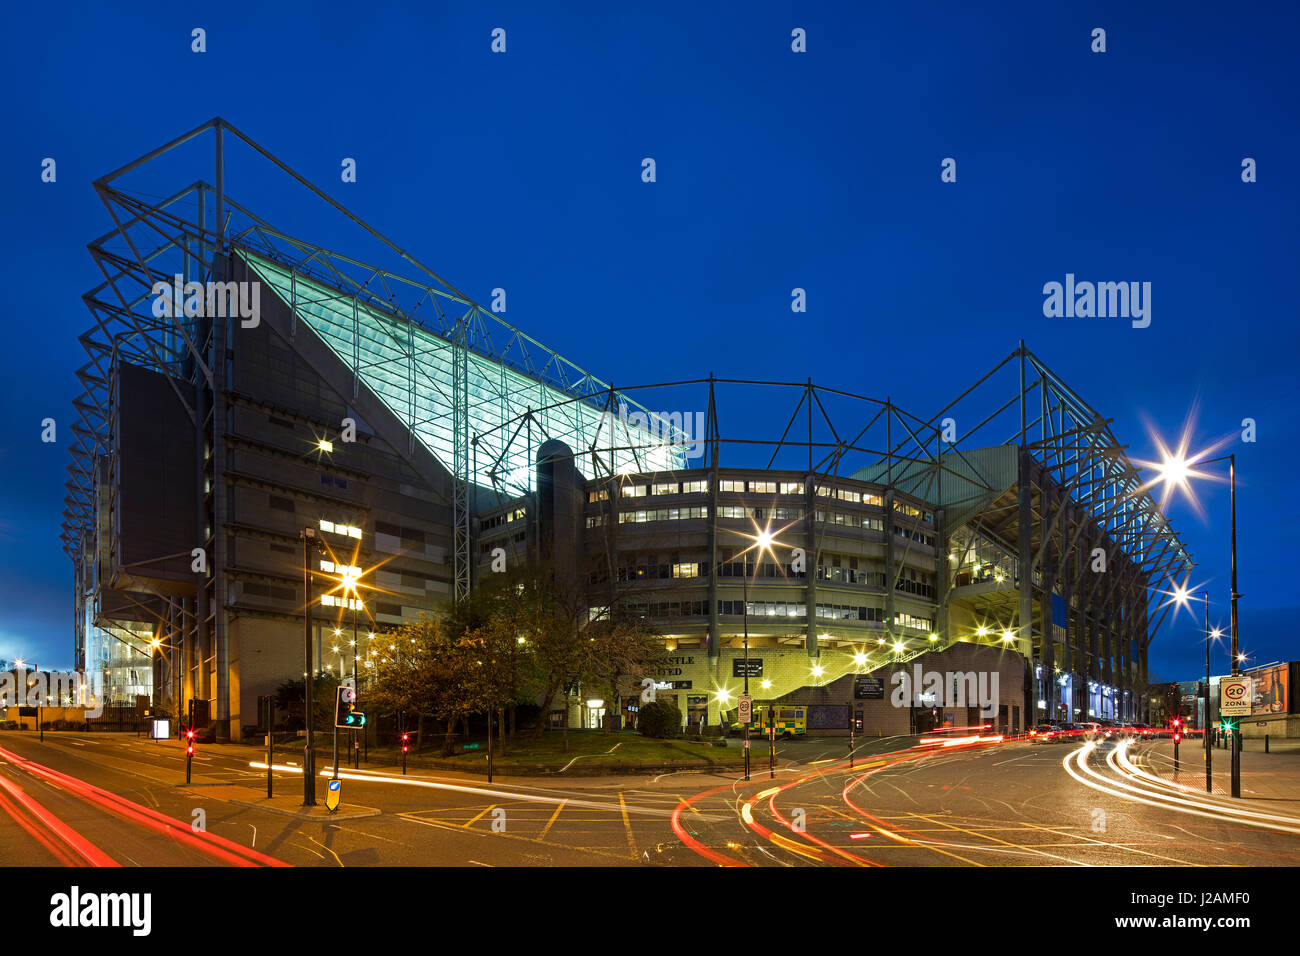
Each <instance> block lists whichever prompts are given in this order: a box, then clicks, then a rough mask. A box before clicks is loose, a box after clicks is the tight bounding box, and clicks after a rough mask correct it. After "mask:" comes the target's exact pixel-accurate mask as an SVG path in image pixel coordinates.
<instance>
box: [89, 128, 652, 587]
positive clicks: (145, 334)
mask: <svg viewBox="0 0 1300 956" xmlns="http://www.w3.org/2000/svg"><path fill="white" fill-rule="evenodd" d="M206 133H211V134H212V135H213V137H214V140H215V157H214V167H215V174H214V176H213V177H212V180H213V182H214V183H215V185H214V184H211V183H209V182H208V181H206V180H199V181H196V182H194V183H192V184H191V185H190V186H188V187H186V188H185V189H183V190H181V191H180V192H178V193H175V194H173V195H171V196H168V197H166V198H164V199H162V200H157V199H154V198H150V197H147V196H144V195H140V194H136V193H133V192H130V191H127V190H125V189H123V188H119V187H118V186H117V185H116V183H117V181H118V180H119V179H120V178H122V177H124V176H126V175H127V174H128V173H131V172H133V171H134V170H136V169H137V168H139V167H141V166H143V165H144V164H146V163H149V162H151V161H153V160H155V159H158V158H159V157H161V156H163V155H164V154H166V153H169V152H171V151H172V150H175V149H177V148H178V147H180V146H182V145H183V144H186V143H188V142H190V141H191V140H194V139H196V138H197V137H200V136H201V135H203V134H206ZM229 137H233V138H234V139H236V140H237V141H238V142H240V143H243V144H245V145H247V146H248V147H250V148H251V149H252V150H254V151H255V153H256V154H258V155H260V156H261V157H262V158H264V159H265V160H267V161H268V162H270V163H271V164H272V165H273V166H275V167H276V168H277V169H278V170H279V171H280V172H282V173H284V174H285V175H287V176H288V177H290V178H291V179H292V180H293V181H295V182H297V183H298V184H300V185H302V186H303V187H305V188H306V189H307V190H308V191H309V192H310V193H311V194H312V195H313V196H314V197H315V198H317V199H319V200H321V201H323V202H325V203H326V204H328V205H329V206H330V207H332V208H333V209H334V210H336V211H337V212H339V213H341V214H342V215H343V216H345V217H346V218H347V219H348V220H349V221H350V222H351V223H352V224H353V225H355V226H357V227H360V229H361V230H363V231H364V232H365V233H366V234H367V235H368V236H370V237H372V238H373V239H377V240H379V242H380V243H381V244H382V246H384V247H385V248H386V249H388V250H389V251H391V252H392V253H394V254H395V255H396V256H397V258H398V259H400V260H402V262H403V263H404V264H405V265H406V266H408V267H412V268H413V271H414V273H415V275H416V278H412V277H411V276H408V275H404V274H400V273H398V272H396V271H393V270H391V269H387V268H383V267H380V266H375V265H370V264H367V263H363V262H360V261H359V260H356V259H353V258H350V257H348V256H344V255H340V254H338V253H334V252H331V251H329V250H327V249H325V248H323V247H321V246H318V245H315V244H313V243H309V242H307V241H304V240H301V239H297V238H294V237H292V236H290V235H288V234H287V233H285V232H283V231H281V230H279V229H277V228H275V227H274V226H273V225H271V224H270V223H268V222H266V221H265V220H264V219H262V218H260V217H259V216H257V215H256V214H254V213H252V212H251V211H249V210H248V209H246V208H245V207H244V206H242V205H240V203H238V202H237V201H235V200H234V199H233V198H231V197H230V196H229V195H228V194H227V192H226V190H225V183H224V178H225V177H224V168H225V148H226V145H227V139H228V138H229ZM94 185H95V190H96V193H97V194H98V195H99V197H100V199H101V201H102V202H103V203H104V205H105V207H106V208H107V209H108V212H109V214H110V216H111V217H112V219H113V222H114V224H115V228H114V229H113V230H111V231H110V232H108V233H106V234H105V235H103V236H101V237H100V238H98V239H97V240H96V241H95V242H93V243H91V244H90V251H91V255H92V257H93V258H94V259H95V262H96V263H97V265H98V266H99V268H100V269H101V271H102V272H103V274H104V279H105V281H104V283H103V284H101V285H100V286H98V287H96V288H95V289H93V290H91V291H90V292H89V293H87V294H86V295H85V296H84V297H83V298H84V300H85V302H86V305H87V307H88V308H89V309H90V311H91V314H92V315H93V316H94V317H95V323H96V324H95V327H94V328H92V329H91V330H90V331H88V332H87V333H86V334H85V335H83V336H81V339H80V341H81V343H82V345H83V347H84V348H85V349H86V351H87V354H88V355H89V358H90V361H89V362H88V363H87V364H86V365H85V366H83V367H82V368H81V369H79V370H78V373H77V374H78V378H79V379H80V381H81V383H82V387H83V394H82V395H81V396H79V397H78V398H77V400H76V401H75V403H74V404H75V407H76V409H77V413H78V416H79V420H78V422H77V423H76V424H75V425H74V426H73V432H74V434H75V436H76V439H75V441H74V443H73V446H72V456H73V462H72V465H71V466H70V467H69V471H70V472H71V478H70V480H69V482H68V497H67V499H66V510H65V514H64V525H63V542H64V548H65V550H66V551H67V552H68V553H69V555H70V556H72V557H73V558H74V560H76V559H77V557H78V555H80V554H82V553H84V550H85V548H86V547H87V546H88V545H89V543H90V542H91V541H93V540H94V539H93V537H92V536H90V532H91V531H92V529H93V528H94V524H95V520H96V518H95V515H96V512H97V508H96V504H95V496H96V493H97V492H96V488H97V487H98V485H97V482H96V480H95V467H96V465H95V462H96V460H97V459H98V458H100V457H101V456H105V455H107V453H108V452H109V451H110V447H109V445H110V442H111V435H112V429H111V415H112V411H111V410H112V408H113V407H114V402H113V398H112V395H111V394H110V390H111V383H112V368H113V363H114V362H115V361H117V360H119V359H120V360H124V361H127V362H131V363H134V364H139V365H143V366H146V367H148V368H152V369H155V370H157V371H162V372H166V373H167V374H168V375H169V376H170V377H171V378H173V379H176V380H178V381H187V380H188V381H192V382H194V383H195V384H198V385H200V386H201V387H202V388H206V389H208V390H211V389H212V388H213V386H214V380H213V368H214V366H217V365H218V363H217V362H216V360H215V351H216V349H217V347H218V346H219V344H220V341H219V339H218V338H217V337H214V335H213V329H212V325H211V323H208V322H204V321H202V320H190V321H187V320H186V319H185V317H184V316H180V317H178V318H175V319H172V318H163V319H160V318H158V317H155V316H154V314H153V308H152V306H153V302H154V299H155V297H154V296H153V295H152V293H151V290H152V289H153V288H154V285H155V283H158V282H164V283H170V282H171V281H172V277H173V276H174V275H181V276H183V277H184V279H185V280H186V281H197V282H206V281H210V280H212V281H220V280H221V279H222V278H223V277H224V276H226V275H227V273H228V272H229V269H230V263H231V262H232V261H233V260H234V259H239V260H241V261H242V262H243V263H244V264H245V265H246V266H247V268H248V269H249V270H250V272H251V273H252V274H254V275H256V276H257V278H258V279H259V280H260V281H261V282H262V284H263V286H264V287H269V288H270V289H271V291H272V292H273V293H274V294H275V295H276V296H278V297H279V298H280V299H281V300H282V301H283V302H284V303H285V304H286V305H287V306H288V307H289V308H290V310H291V312H292V316H293V321H294V323H295V325H296V324H297V323H302V324H303V325H305V326H306V327H308V328H310V329H311V330H312V331H313V332H314V333H315V334H316V335H317V336H318V337H320V338H321V339H322V340H323V341H324V342H325V344H326V345H327V346H328V347H329V348H330V350H331V351H332V352H333V353H334V354H335V355H336V356H337V357H338V358H339V359H340V360H341V361H342V362H343V363H344V364H345V366H346V367H347V368H348V370H349V372H350V373H351V375H352V383H351V384H352V389H353V396H354V397H355V395H356V394H357V391H358V390H359V389H361V388H363V387H364V388H367V389H369V390H370V391H371V392H373V393H374V394H375V395H376V396H377V397H378V398H379V399H380V400H381V401H382V402H383V403H384V405H385V406H386V407H387V408H388V410H389V411H391V412H392V413H393V414H394V416H395V417H396V418H397V419H398V420H399V421H400V422H401V423H402V424H403V425H404V426H405V428H406V431H407V435H408V447H407V452H408V453H410V452H412V451H413V450H414V448H415V444H416V442H420V443H422V444H423V445H424V446H425V447H426V448H427V449H428V450H429V451H430V452H431V453H432V454H433V455H434V456H435V457H436V458H438V460H439V461H441V462H442V463H443V465H444V466H445V467H446V468H447V470H448V472H449V473H450V474H451V475H452V477H453V496H452V507H453V515H454V523H455V533H454V550H455V555H454V566H455V584H456V586H455V594H456V595H457V597H463V596H464V595H465V594H466V593H467V592H468V588H469V580H470V578H469V562H470V555H469V539H470V520H471V515H470V512H471V506H472V497H473V496H472V488H473V486H475V485H481V486H492V487H496V486H498V485H502V486H506V487H512V488H515V489H516V490H519V491H526V490H528V489H529V488H531V481H532V469H531V463H530V462H529V461H527V460H525V459H523V458H521V457H520V456H519V455H517V454H516V455H511V454H499V453H498V454H495V455H494V454H493V451H494V449H492V448H491V447H483V448H482V449H481V450H482V451H483V453H484V455H485V460H487V458H491V459H492V460H493V461H494V463H495V464H494V469H495V470H494V471H493V472H492V473H491V474H488V473H486V472H479V471H475V470H474V465H473V455H472V453H471V448H470V435H471V433H472V432H479V433H482V432H486V431H489V430H490V429H491V428H492V426H493V425H494V424H499V423H500V422H501V421H504V420H508V419H511V418H513V417H514V416H515V415H516V414H518V413H519V412H521V411H526V410H528V409H529V408H536V409H547V408H555V409H557V411H555V412H554V413H548V412H539V413H538V418H539V420H542V421H544V422H545V423H546V425H547V427H548V428H549V429H550V430H551V431H553V432H555V433H558V434H561V435H564V436H565V437H567V438H569V439H570V440H576V441H582V440H584V439H585V437H586V436H587V434H589V433H591V432H594V431H595V430H597V429H599V427H600V424H601V401H603V399H604V396H605V395H606V394H607V393H608V391H609V386H608V385H607V384H606V383H605V382H603V381H600V380H599V379H597V378H596V377H594V376H593V375H591V374H590V373H588V372H586V371H585V370H583V369H581V368H580V367H578V366H577V365H575V364H574V363H572V362H569V361H568V360H566V359H565V358H563V357H562V356H560V355H559V354H557V353H555V352H554V351H552V350H550V349H548V348H546V347H545V346H543V345H541V344H540V343H539V342H537V341H536V340H535V339H533V338H531V337H530V336H528V335H525V334H524V333H523V332H521V331H519V330H518V329H516V328H514V327H513V326H511V325H510V324H508V323H506V322H505V321H503V320H502V319H501V318H500V317H499V316H498V315H496V314H495V313H493V312H491V311H490V310H487V309H484V308H483V307H481V306H480V305H478V304H477V303H476V302H474V301H473V300H472V299H471V298H470V297H469V296H467V295H466V294H464V293H462V292H460V291H459V290H458V289H456V288H455V287H454V286H452V285H451V284H450V283H448V282H446V281H445V280H444V279H442V278H441V277H440V276H438V275H437V274H436V273H434V272H433V271H432V270H431V269H429V268H427V267H426V266H424V265H423V264H421V263H420V262H419V261H418V260H416V259H415V258H414V257H413V256H412V255H410V254H409V253H407V252H406V251H404V250H403V249H401V248H399V247H398V246H397V245H396V244H395V243H393V242H391V241H390V240H388V239H386V238H385V237H383V236H382V235H381V234H380V233H378V232H377V231H376V230H374V229H373V228H371V227H370V226H367V225H366V224H365V223H363V222H362V221H361V220H360V219H358V218H357V217H356V216H355V215H353V214H352V213H350V212H348V211H347V210H346V209H344V208H343V207H342V206H341V205H339V204H338V203H337V202H335V201H334V200H333V199H331V198H330V197H328V196H327V195H325V194H324V193H323V192H321V191H320V190H319V189H317V188H316V187H315V186H313V185H312V184H311V183H309V182H308V181H307V180H306V179H304V178H303V177H302V176H300V175H298V174H297V173H295V172H294V171H293V170H291V169H290V168H289V167H288V166H286V165H285V164H284V163H283V162H281V161H280V160H278V159H276V158H275V157H274V156H272V155H271V154H270V153H269V152H267V151H266V150H265V149H263V148H262V147H261V146H259V145H258V144H257V143H255V142H253V141H252V140H251V139H249V138H248V137H247V136H245V135H244V134H243V133H241V132H240V131H239V130H237V129H235V128H234V127H232V126H231V125H230V124H229V123H226V122H225V121H223V120H221V119H213V120H210V121H209V122H207V123H205V124H203V125H202V126H199V127H197V128H196V129H194V130H191V131H190V132H189V133H186V134H185V135H184V136H181V137H178V138H177V139H175V140H173V141H172V142H170V143H168V144H166V145H165V146H162V147H160V148H159V149H157V150H154V151H153V152H151V153H149V154H147V155H146V156H143V157H141V158H140V159H138V160H135V161H134V162H132V163H130V164H128V165H127V166H124V167H122V168H121V169H119V170H117V171H115V172H114V173H111V174H110V175H108V176H105V177H103V178H102V179H99V180H96V182H95V184H94ZM213 207H215V209H214V213H215V214H214V215H213V217H212V219H211V220H209V219H208V216H209V210H210V209H212V208H213ZM173 387H175V386H173ZM177 394H178V397H181V400H182V402H183V404H184V405H185V407H186V409H187V411H188V413H189V415H190V417H191V419H192V420H193V421H194V422H195V425H196V427H198V426H199V424H200V421H201V417H200V416H201V411H200V410H199V409H196V408H194V407H192V403H190V402H187V401H185V399H184V397H183V396H181V395H180V391H179V390H178V391H177ZM646 444H650V445H655V446H657V447H658V451H657V452H656V454H657V455H658V456H659V460H660V463H661V464H662V465H663V466H665V467H666V466H668V465H669V464H671V463H672V461H673V459H672V455H673V451H672V449H671V443H668V442H664V441H648V442H646ZM399 451H400V450H399ZM498 451H499V450H498ZM611 464H612V466H613V467H622V463H621V462H617V461H616V462H613V463H611Z"/></svg>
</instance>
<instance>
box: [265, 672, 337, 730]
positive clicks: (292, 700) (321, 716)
mask: <svg viewBox="0 0 1300 956" xmlns="http://www.w3.org/2000/svg"><path fill="white" fill-rule="evenodd" d="M338 686H339V680H338V678H337V677H335V676H334V675H333V674H330V673H328V672H327V671H321V672H320V673H319V674H317V675H316V676H315V677H313V678H312V684H311V689H312V695H313V696H314V697H315V698H316V707H315V709H314V710H313V711H312V721H313V728H314V729H315V730H320V729H321V728H323V727H332V726H334V696H335V688H337V687H338ZM306 693H307V682H306V681H305V680H287V681H285V682H284V683H283V684H281V685H280V686H279V687H277V688H276V689H275V706H276V707H277V708H278V709H279V710H281V711H283V712H285V713H288V714H294V715H296V716H298V717H299V718H301V717H302V715H303V706H302V704H303V698H304V697H305V696H306ZM304 723H305V721H304Z"/></svg>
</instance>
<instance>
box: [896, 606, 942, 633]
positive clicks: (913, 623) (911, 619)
mask: <svg viewBox="0 0 1300 956" xmlns="http://www.w3.org/2000/svg"><path fill="white" fill-rule="evenodd" d="M894 624H895V625H896V626H898V627H914V628H916V629H917V630H918V631H932V630H934V621H933V620H931V619H930V618H928V617H917V616H915V615H913V614H907V613H904V612H902V611H900V612H898V613H896V614H895V615H894Z"/></svg>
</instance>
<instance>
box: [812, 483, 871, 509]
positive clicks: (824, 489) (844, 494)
mask: <svg viewBox="0 0 1300 956" xmlns="http://www.w3.org/2000/svg"><path fill="white" fill-rule="evenodd" d="M816 491H817V497H818V498H835V499H837V500H839V501H848V502H851V503H853V504H855V505H874V506H875V507H877V508H879V507H881V505H882V501H881V498H880V495H873V494H871V493H869V492H864V491H854V490H853V489H851V488H833V487H831V486H830V485H818V486H817V489H816Z"/></svg>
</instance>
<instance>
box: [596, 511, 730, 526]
mask: <svg viewBox="0 0 1300 956" xmlns="http://www.w3.org/2000/svg"><path fill="white" fill-rule="evenodd" d="M708 511H709V509H708V508H704V507H697V508H647V509H646V510H645V511H620V512H619V513H618V523H619V524H627V523H628V522H633V523H636V524H643V523H645V522H648V521H681V520H685V519H688V518H707V517H708V516H709V515H708ZM587 526H588V527H591V524H590V523H588V525H587Z"/></svg>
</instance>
